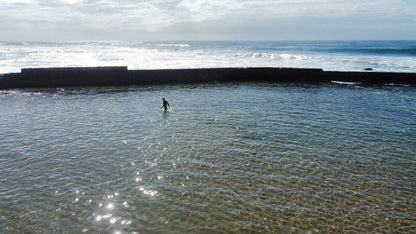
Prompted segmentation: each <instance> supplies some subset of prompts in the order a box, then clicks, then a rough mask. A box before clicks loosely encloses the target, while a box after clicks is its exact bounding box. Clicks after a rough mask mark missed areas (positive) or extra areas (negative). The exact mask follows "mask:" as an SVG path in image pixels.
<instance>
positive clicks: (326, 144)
mask: <svg viewBox="0 0 416 234" xmlns="http://www.w3.org/2000/svg"><path fill="white" fill-rule="evenodd" d="M162 97H165V98H167V100H168V101H169V102H170V104H171V105H172V107H173V109H172V111H170V112H166V113H165V112H162V111H161V110H160V109H159V108H160V106H161V105H162V101H161V99H162ZM415 139H416V88H415V87H406V86H383V87H361V86H358V85H345V84H344V85H343V84H327V85H299V84H296V85H291V84H226V85H224V84H205V85H183V86H181V85H177V86H148V87H128V88H85V89H67V90H62V89H59V90H20V91H0V149H1V151H0V232H5V233H15V232H64V233H79V232H87V233H89V232H103V233H134V232H140V233H150V232H159V233H164V232H170V233H183V232H186V233H194V232H250V231H254V232H288V231H292V232H315V231H323V232H372V231H376V232H415V231H416V201H415V194H416V182H415V177H416V170H415V168H416V141H415Z"/></svg>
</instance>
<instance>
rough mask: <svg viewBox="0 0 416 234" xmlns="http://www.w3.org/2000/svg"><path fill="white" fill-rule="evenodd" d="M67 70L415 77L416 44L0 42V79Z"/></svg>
mask: <svg viewBox="0 0 416 234" xmlns="http://www.w3.org/2000/svg"><path fill="white" fill-rule="evenodd" d="M68 66H69V67H74V66H75V67H77V66H84V67H85V66H128V68H129V69H162V68H212V67H213V68H216V67H297V68H299V67H301V68H322V69H324V70H338V71H362V70H363V69H365V68H373V69H374V70H375V71H388V72H416V41H165V42H125V41H124V42H121V41H86V42H0V74H1V73H10V72H20V69H21V68H34V67H68Z"/></svg>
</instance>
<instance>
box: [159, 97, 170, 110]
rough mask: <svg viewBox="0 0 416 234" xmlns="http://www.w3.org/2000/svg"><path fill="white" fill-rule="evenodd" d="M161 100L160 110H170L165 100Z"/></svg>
mask: <svg viewBox="0 0 416 234" xmlns="http://www.w3.org/2000/svg"><path fill="white" fill-rule="evenodd" d="M162 100H163V106H162V107H161V108H160V109H163V110H164V111H167V110H168V107H169V108H170V105H169V102H168V101H166V100H165V98H162Z"/></svg>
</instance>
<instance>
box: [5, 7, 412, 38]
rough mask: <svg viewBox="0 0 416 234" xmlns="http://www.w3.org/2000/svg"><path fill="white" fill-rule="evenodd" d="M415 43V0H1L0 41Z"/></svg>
mask: <svg viewBox="0 0 416 234" xmlns="http://www.w3.org/2000/svg"><path fill="white" fill-rule="evenodd" d="M119 39H122V40H124V39H125V40H182V39H184V40H228V39H233V40H235V39H238V40H251V39H260V40H287V39H290V40H313V39H324V40H325V39H416V0H0V40H2V41H5V40H47V41H57V40H119Z"/></svg>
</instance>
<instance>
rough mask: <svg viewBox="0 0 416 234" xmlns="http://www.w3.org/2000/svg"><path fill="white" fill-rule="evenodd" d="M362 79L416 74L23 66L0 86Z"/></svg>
mask: <svg viewBox="0 0 416 234" xmlns="http://www.w3.org/2000/svg"><path fill="white" fill-rule="evenodd" d="M215 81H218V82H251V81H252V82H310V83H312V82H313V83H320V82H330V81H342V82H361V83H364V84H388V83H394V84H410V85H415V84H416V73H395V72H373V71H363V72H341V71H323V70H322V69H313V68H311V69H309V68H271V67H254V68H201V69H159V70H128V69H127V67H73V68H70V67H68V68H26V69H22V70H21V72H20V73H9V74H3V75H0V89H12V88H55V87H56V88H57V87H68V86H73V87H76V86H127V85H144V84H169V83H203V82H215Z"/></svg>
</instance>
